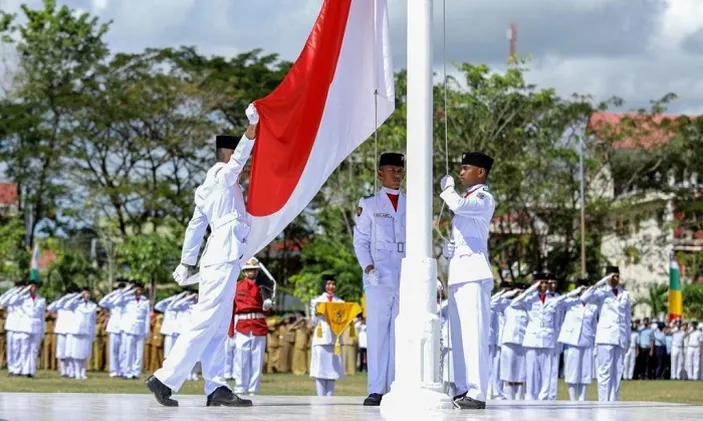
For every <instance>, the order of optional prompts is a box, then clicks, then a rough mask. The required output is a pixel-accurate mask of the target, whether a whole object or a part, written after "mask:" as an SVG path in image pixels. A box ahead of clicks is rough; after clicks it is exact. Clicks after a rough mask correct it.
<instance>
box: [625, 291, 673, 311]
mask: <svg viewBox="0 0 703 421" xmlns="http://www.w3.org/2000/svg"><path fill="white" fill-rule="evenodd" d="M668 292H669V286H668V285H666V284H650V285H649V286H648V287H647V295H646V296H644V297H639V298H636V299H635V300H634V302H633V303H632V307H633V308H634V307H637V306H639V305H643V304H644V305H646V306H648V307H649V316H650V317H652V318H657V317H659V316H661V315H662V314H664V315H666V312H667V310H668V305H669V297H668Z"/></svg>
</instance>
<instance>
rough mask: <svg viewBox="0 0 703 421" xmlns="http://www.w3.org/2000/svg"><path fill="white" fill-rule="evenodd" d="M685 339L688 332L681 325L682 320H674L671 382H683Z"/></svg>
mask: <svg viewBox="0 0 703 421" xmlns="http://www.w3.org/2000/svg"><path fill="white" fill-rule="evenodd" d="M685 337H686V331H685V330H684V329H683V327H682V325H681V319H676V320H674V326H673V329H672V330H671V380H683V368H684V355H685V352H684V351H685V347H684V339H685Z"/></svg>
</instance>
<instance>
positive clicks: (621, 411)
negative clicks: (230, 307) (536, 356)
mask: <svg viewBox="0 0 703 421" xmlns="http://www.w3.org/2000/svg"><path fill="white" fill-rule="evenodd" d="M177 399H178V400H179V402H180V407H178V408H164V407H161V406H159V405H158V404H157V403H156V401H155V400H154V399H153V397H152V396H151V395H105V394H61V393H55V394H32V393H5V394H0V420H6V421H49V420H51V421H93V420H96V421H98V420H99V421H118V420H125V421H127V420H129V421H134V420H149V421H151V420H192V421H200V420H217V421H224V420H234V419H236V420H241V421H254V420H256V421H260V420H271V421H276V420H280V421H297V420H325V421H347V420H389V419H392V420H396V419H397V420H399V421H401V420H402V421H405V420H408V421H410V420H423V421H425V420H442V421H444V420H447V421H449V420H510V421H544V420H550V419H554V420H559V421H586V420H598V421H647V420H653V421H655V420H656V421H664V420H665V421H680V420H703V407H701V406H689V405H674V404H664V403H653V402H614V403H607V404H599V403H598V402H581V403H572V402H563V401H560V402H507V401H497V402H489V408H488V409H486V410H485V411H459V410H451V411H445V412H442V413H433V414H426V413H416V412H413V411H412V403H411V402H408V412H406V413H404V414H397V415H393V416H384V415H382V414H381V413H380V411H379V409H378V408H365V407H363V406H361V402H362V401H363V397H358V398H354V397H332V398H318V397H308V396H255V397H253V398H252V399H253V401H254V406H253V407H251V408H206V407H205V398H204V397H202V396H195V395H184V396H178V397H177Z"/></svg>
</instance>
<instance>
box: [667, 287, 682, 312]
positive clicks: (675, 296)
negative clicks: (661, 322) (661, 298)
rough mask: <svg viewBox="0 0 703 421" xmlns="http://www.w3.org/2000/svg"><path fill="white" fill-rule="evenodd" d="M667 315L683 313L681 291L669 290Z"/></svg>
mask: <svg viewBox="0 0 703 421" xmlns="http://www.w3.org/2000/svg"><path fill="white" fill-rule="evenodd" d="M669 315H670V318H673V317H677V318H678V317H681V315H683V294H681V291H671V290H669Z"/></svg>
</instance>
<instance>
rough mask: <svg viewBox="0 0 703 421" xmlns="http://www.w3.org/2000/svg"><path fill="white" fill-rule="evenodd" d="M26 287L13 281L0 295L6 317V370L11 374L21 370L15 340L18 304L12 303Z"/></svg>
mask: <svg viewBox="0 0 703 421" xmlns="http://www.w3.org/2000/svg"><path fill="white" fill-rule="evenodd" d="M26 288H27V285H26V284H25V283H24V282H21V281H17V282H15V286H14V288H10V289H9V290H7V291H5V293H3V294H2V295H1V296H0V306H2V307H5V311H6V312H7V317H6V318H5V335H6V338H7V342H6V345H5V346H6V349H7V371H8V373H9V374H10V375H11V376H19V375H20V371H21V367H22V365H21V362H22V360H21V359H20V343H19V341H18V340H17V337H18V336H17V335H18V333H17V328H18V324H19V321H20V314H19V312H18V307H19V306H18V304H10V303H14V302H15V301H16V300H15V298H14V297H15V296H16V295H17V294H20V293H22V291H24V290H25V289H26Z"/></svg>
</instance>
